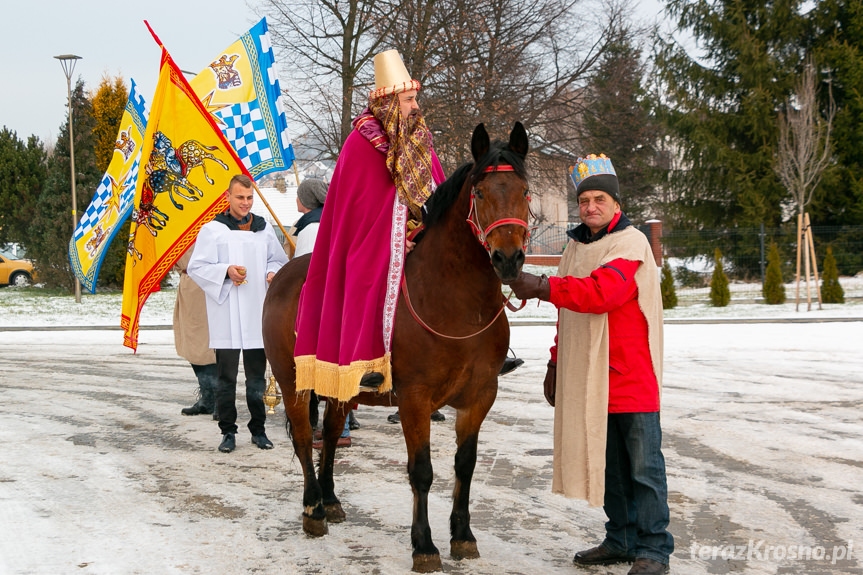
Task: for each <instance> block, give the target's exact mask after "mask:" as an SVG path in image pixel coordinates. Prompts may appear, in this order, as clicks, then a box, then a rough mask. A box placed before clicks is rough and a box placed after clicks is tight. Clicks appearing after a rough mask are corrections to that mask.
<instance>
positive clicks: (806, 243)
mask: <svg viewBox="0 0 863 575" xmlns="http://www.w3.org/2000/svg"><path fill="white" fill-rule="evenodd" d="M801 258H802V259H803V266H804V273H805V275H806V311H812V288H811V287H810V284H809V278H810V276H811V275H812V274H813V273H814V276H815V293H816V294H817V297H818V309H822V308H821V285H820V281H819V279H818V262H817V261H816V259H815V241H814V240H813V239H812V226H811V225H810V223H809V214H808V213H806V214H797V277H796V281H797V292H796V296H795V308H794V309H795V311H800V260H801Z"/></svg>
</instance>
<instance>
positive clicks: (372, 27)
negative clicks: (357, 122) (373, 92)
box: [261, 0, 398, 160]
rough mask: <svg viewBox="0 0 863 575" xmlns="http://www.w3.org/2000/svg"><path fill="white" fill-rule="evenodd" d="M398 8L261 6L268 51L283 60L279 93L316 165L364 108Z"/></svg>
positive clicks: (336, 0)
mask: <svg viewBox="0 0 863 575" xmlns="http://www.w3.org/2000/svg"><path fill="white" fill-rule="evenodd" d="M397 6H398V3H397V2H389V1H388V0H381V1H377V2H368V1H363V0H347V1H345V0H290V1H286V0H264V1H263V2H262V5H261V11H262V12H264V13H265V14H266V16H267V17H268V18H269V19H270V26H269V28H270V35H271V38H272V42H273V45H274V46H276V47H277V48H278V49H279V50H280V52H281V56H282V58H283V59H282V65H283V66H285V67H284V68H283V70H282V78H283V82H282V87H283V96H284V100H285V102H286V104H287V106H286V107H287V111H288V114H289V116H290V121H291V122H292V123H293V125H296V126H303V127H305V128H306V129H307V131H306V133H305V134H303V135H300V136H299V137H298V138H297V140H298V142H302V146H303V147H305V148H306V149H308V150H310V151H312V152H313V155H315V157H317V158H320V159H331V160H334V159H335V158H336V157H338V153H339V150H340V149H341V147H342V144H343V143H344V141H345V139H346V138H347V137H348V134H350V131H351V119H352V118H353V116H354V115H355V114H356V113H357V112H358V111H359V109H360V108H361V106H362V105H363V104H364V102H365V99H366V95H365V94H364V93H359V94H358V93H357V92H358V89H359V88H361V87H362V86H367V85H368V84H369V78H370V77H371V74H372V73H373V70H372V66H370V62H371V60H372V58H373V57H374V55H375V54H376V53H377V52H379V51H380V50H381V49H382V48H381V46H382V43H383V41H384V40H385V38H386V37H387V36H388V35H389V34H390V32H391V31H392V28H393V26H394V25H395V21H394V20H393V18H392V12H393V10H395V9H396V8H397Z"/></svg>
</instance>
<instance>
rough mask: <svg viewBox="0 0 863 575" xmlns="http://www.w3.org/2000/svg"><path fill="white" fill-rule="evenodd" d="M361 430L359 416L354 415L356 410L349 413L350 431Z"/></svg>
mask: <svg viewBox="0 0 863 575" xmlns="http://www.w3.org/2000/svg"><path fill="white" fill-rule="evenodd" d="M359 428H360V422H359V421H357V416H356V415H354V410H351V412H350V413H348V429H350V430H351V431H354V430H355V429H359Z"/></svg>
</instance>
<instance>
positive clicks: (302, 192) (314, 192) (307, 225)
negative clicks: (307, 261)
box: [291, 178, 327, 259]
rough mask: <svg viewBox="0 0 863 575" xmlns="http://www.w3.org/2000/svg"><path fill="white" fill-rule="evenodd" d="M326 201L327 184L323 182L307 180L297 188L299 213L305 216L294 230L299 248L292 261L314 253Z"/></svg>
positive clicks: (298, 221) (312, 179) (296, 224)
mask: <svg viewBox="0 0 863 575" xmlns="http://www.w3.org/2000/svg"><path fill="white" fill-rule="evenodd" d="M326 199H327V183H326V182H325V181H323V180H320V179H318V178H306V179H305V180H303V181H302V182H301V183H300V185H299V187H297V211H299V212H300V213H301V214H303V215H302V216H301V217H300V219H298V220H297V223H295V224H294V227H293V228H292V233H293V235H294V236H295V237H296V238H297V241H296V243H297V247H296V248H295V250H294V255H293V257H292V258H291V259H293V258H298V257H300V256H303V255H306V254H310V253H312V249H313V248H314V247H315V240H316V239H317V237H318V228H319V227H320V225H321V224H320V221H321V214H322V213H323V212H324V201H325V200H326Z"/></svg>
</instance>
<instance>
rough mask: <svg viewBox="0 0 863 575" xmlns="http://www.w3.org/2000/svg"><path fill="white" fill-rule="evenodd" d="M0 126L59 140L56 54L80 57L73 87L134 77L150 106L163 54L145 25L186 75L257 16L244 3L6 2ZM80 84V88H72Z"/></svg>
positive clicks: (1, 26)
mask: <svg viewBox="0 0 863 575" xmlns="http://www.w3.org/2000/svg"><path fill="white" fill-rule="evenodd" d="M3 4H4V5H3V17H2V18H0V46H2V53H3V55H4V56H3V60H4V61H3V66H2V69H3V72H4V74H3V75H4V76H5V78H4V82H3V87H2V89H0V126H6V127H8V128H10V129H12V130H15V131H16V132H18V137H19V138H22V139H26V138H27V137H28V136H30V135H31V134H35V135H37V136H39V137H40V138H41V139H42V140H43V141H46V140H54V139H56V137H57V134H58V132H59V128H60V125H61V124H62V123H63V122H64V120H65V118H66V102H67V95H66V77H65V76H64V75H63V70H62V68H61V66H60V62H59V61H58V60H55V59H54V56H56V55H58V54H76V55H78V56H81V57H82V58H83V59H82V60H79V61H78V63H77V66H76V68H75V72H74V75H73V82H74V81H75V80H76V79H77V78H78V77H81V78H83V79H84V81H85V83H86V86H87V89H88V90H93V89H95V88H96V87H97V86H98V84H99V81H100V79H101V77H102V75H103V74H104V73H108V74H110V75H112V76H116V75H117V74H122V76H123V78H124V79H125V80H126V85H127V87H128V86H129V79H130V78H133V79H134V80H135V82H136V83H137V84H138V85H139V86H140V87H141V90H142V92H143V94H144V95H145V97H146V98H147V100H148V104H149V100H150V98H152V95H153V93H154V92H155V90H156V82H157V81H158V75H159V57H160V50H159V47H158V46H157V45H156V42H155V41H154V40H153V38H152V36H150V32H149V31H148V30H147V27H146V26H145V25H144V20H145V19H146V20H147V21H149V23H150V26H152V27H153V30H154V31H155V32H156V34H158V35H159V38H160V39H161V40H162V42H163V43H164V45H165V47H166V48H167V49H168V51H169V52H170V53H171V55H172V56H173V57H174V60H175V61H176V62H177V64H179V66H180V67H181V68H182V69H183V70H188V71H193V72H196V73H197V72H199V71H200V70H202V69H203V68H204V67H205V66H206V65H207V64H209V63H210V62H211V61H212V58H214V57H216V56H218V53H219V51H220V50H223V49H225V48H227V47H228V46H229V45H230V44H232V43H233V42H234V41H236V40H237V38H239V37H240V35H242V34H243V33H244V32H245V31H247V30H248V29H249V28H250V27H251V26H252V24H254V23H255V22H257V21H258V20H259V18H257V17H256V16H255V14H254V13H253V11H252V10H251V9H249V8H247V7H246V3H245V2H244V1H243V0H208V1H201V0H173V1H169V0H143V1H129V0H78V1H70V0H48V1H40V0H24V1H21V2H4V3H3ZM73 85H74V84H73Z"/></svg>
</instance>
